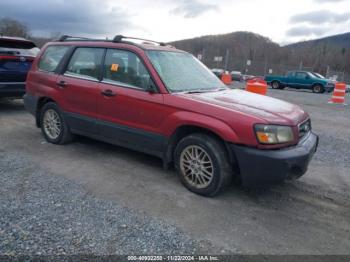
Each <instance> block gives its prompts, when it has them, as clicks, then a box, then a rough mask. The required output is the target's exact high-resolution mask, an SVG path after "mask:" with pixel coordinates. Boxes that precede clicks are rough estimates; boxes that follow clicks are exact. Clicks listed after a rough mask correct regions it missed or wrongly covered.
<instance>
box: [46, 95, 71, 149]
mask: <svg viewBox="0 0 350 262" xmlns="http://www.w3.org/2000/svg"><path fill="white" fill-rule="evenodd" d="M40 126H41V132H42V134H43V136H44V137H45V139H46V140H47V141H48V142H50V143H52V144H57V145H63V144H67V143H69V142H71V141H72V140H73V135H72V133H71V132H70V130H69V127H68V125H67V122H66V120H65V119H64V117H63V114H62V112H61V110H60V108H59V107H58V105H57V104H56V103H54V102H49V103H47V104H45V105H44V106H43V108H42V109H41V112H40Z"/></svg>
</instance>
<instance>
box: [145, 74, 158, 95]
mask: <svg viewBox="0 0 350 262" xmlns="http://www.w3.org/2000/svg"><path fill="white" fill-rule="evenodd" d="M146 91H147V92H149V93H151V94H154V93H157V92H158V89H157V87H156V85H155V83H154V82H153V80H152V78H151V77H149V78H148V81H147V86H146Z"/></svg>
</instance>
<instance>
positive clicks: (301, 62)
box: [299, 61, 303, 70]
mask: <svg viewBox="0 0 350 262" xmlns="http://www.w3.org/2000/svg"><path fill="white" fill-rule="evenodd" d="M299 70H303V61H300V65H299Z"/></svg>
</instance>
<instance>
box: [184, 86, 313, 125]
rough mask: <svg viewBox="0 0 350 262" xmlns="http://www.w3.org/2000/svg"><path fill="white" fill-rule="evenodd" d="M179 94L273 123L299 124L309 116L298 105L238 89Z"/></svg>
mask: <svg viewBox="0 0 350 262" xmlns="http://www.w3.org/2000/svg"><path fill="white" fill-rule="evenodd" d="M179 95H180V96H184V97H186V98H188V99H191V100H195V101H198V102H202V103H207V104H211V105H213V106H217V107H221V108H225V109H228V110H231V111H233V112H241V113H243V114H248V115H253V116H255V117H258V118H260V119H262V120H264V121H266V122H268V123H271V124H284V125H297V124H299V123H300V122H302V121H304V120H305V119H306V118H307V117H308V115H307V113H305V112H304V111H303V110H302V109H301V108H300V107H299V106H297V105H294V104H291V103H288V102H285V101H282V100H279V99H275V98H272V97H268V96H263V95H258V94H254V93H251V92H247V91H243V90H238V89H230V90H225V91H218V92H206V93H194V94H179Z"/></svg>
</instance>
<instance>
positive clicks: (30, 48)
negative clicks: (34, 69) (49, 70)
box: [0, 38, 39, 92]
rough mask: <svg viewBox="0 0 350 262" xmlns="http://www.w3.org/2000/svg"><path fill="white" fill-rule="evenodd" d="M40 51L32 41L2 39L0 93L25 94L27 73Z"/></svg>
mask: <svg viewBox="0 0 350 262" xmlns="http://www.w3.org/2000/svg"><path fill="white" fill-rule="evenodd" d="M38 51H39V49H38V48H37V47H36V46H35V44H34V43H32V42H30V41H25V40H17V39H8V38H0V91H3V92H5V91H6V92H19V91H23V92H24V86H25V81H26V77H27V73H28V71H29V69H30V67H31V65H32V62H33V60H34V57H35V56H36V54H37V53H38Z"/></svg>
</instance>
